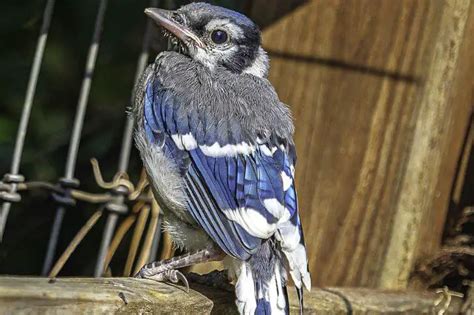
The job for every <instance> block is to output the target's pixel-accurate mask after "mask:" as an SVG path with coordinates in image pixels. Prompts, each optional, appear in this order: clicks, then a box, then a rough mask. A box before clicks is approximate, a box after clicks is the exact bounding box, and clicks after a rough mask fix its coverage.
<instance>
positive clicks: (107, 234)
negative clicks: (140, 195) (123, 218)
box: [94, 213, 118, 278]
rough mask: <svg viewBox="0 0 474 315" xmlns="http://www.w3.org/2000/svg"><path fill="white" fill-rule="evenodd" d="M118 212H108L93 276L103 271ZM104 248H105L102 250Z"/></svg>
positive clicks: (98, 275)
mask: <svg viewBox="0 0 474 315" xmlns="http://www.w3.org/2000/svg"><path fill="white" fill-rule="evenodd" d="M117 220H118V214H116V213H109V215H108V217H107V221H106V223H105V228H104V232H103V234H102V242H101V243H100V251H99V256H98V258H97V264H96V266H95V271H94V277H96V278H97V277H100V276H102V273H103V272H104V263H105V258H106V256H107V249H108V248H109V244H110V241H111V240H112V236H113V234H114V231H115V226H116V225H117ZM104 248H105V250H103V249H104Z"/></svg>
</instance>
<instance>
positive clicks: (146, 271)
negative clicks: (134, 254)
mask: <svg viewBox="0 0 474 315" xmlns="http://www.w3.org/2000/svg"><path fill="white" fill-rule="evenodd" d="M222 257H223V254H222V252H221V251H220V250H217V249H214V248H206V249H203V250H198V251H196V252H193V253H189V254H186V255H183V256H179V257H173V258H171V259H166V260H163V261H157V262H153V263H150V264H146V265H145V266H143V267H142V269H140V271H139V272H138V273H137V274H136V275H135V278H142V279H151V280H155V281H160V282H166V281H169V282H171V283H178V282H179V281H181V282H182V283H183V284H184V285H185V286H186V290H187V291H189V282H188V280H187V279H186V277H185V276H184V275H183V274H182V273H181V272H180V271H178V270H177V269H179V268H183V267H187V266H191V265H194V264H197V263H202V262H207V261H214V260H218V259H221V258H222Z"/></svg>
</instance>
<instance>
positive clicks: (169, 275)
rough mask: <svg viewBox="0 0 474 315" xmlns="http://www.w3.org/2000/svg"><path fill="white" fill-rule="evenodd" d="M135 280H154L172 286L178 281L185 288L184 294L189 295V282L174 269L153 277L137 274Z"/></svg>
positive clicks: (141, 273)
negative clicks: (169, 283)
mask: <svg viewBox="0 0 474 315" xmlns="http://www.w3.org/2000/svg"><path fill="white" fill-rule="evenodd" d="M135 278H144V279H150V280H155V281H158V282H167V281H169V282H171V283H174V284H178V283H179V282H180V281H181V282H182V283H183V285H184V287H185V288H186V293H189V282H188V279H186V277H185V276H184V275H183V273H182V272H181V271H179V270H175V269H168V270H165V271H163V272H160V273H158V274H155V275H146V274H145V273H143V272H139V273H138V274H137V275H136V276H135Z"/></svg>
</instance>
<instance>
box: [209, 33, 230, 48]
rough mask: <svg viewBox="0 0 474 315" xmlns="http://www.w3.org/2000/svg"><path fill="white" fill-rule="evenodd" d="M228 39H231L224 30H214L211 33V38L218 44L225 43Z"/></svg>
mask: <svg viewBox="0 0 474 315" xmlns="http://www.w3.org/2000/svg"><path fill="white" fill-rule="evenodd" d="M228 39H229V36H228V35H227V33H226V32H225V31H223V30H214V31H212V33H211V40H212V41H213V42H214V43H215V44H218V45H219V44H224V43H225V42H227V40H228Z"/></svg>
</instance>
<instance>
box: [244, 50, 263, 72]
mask: <svg viewBox="0 0 474 315" xmlns="http://www.w3.org/2000/svg"><path fill="white" fill-rule="evenodd" d="M268 68H269V61H268V55H267V52H266V51H265V50H263V48H262V47H259V48H258V53H257V58H255V60H254V62H253V63H252V64H251V65H250V66H248V67H247V68H245V69H244V71H243V72H244V73H248V74H252V75H254V76H256V77H259V78H265V77H266V76H267V75H268Z"/></svg>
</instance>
